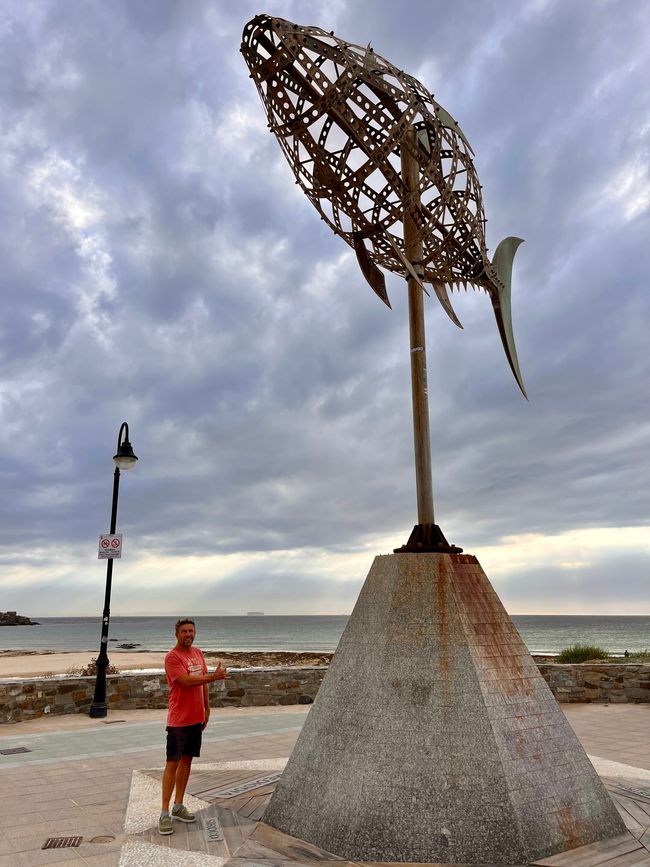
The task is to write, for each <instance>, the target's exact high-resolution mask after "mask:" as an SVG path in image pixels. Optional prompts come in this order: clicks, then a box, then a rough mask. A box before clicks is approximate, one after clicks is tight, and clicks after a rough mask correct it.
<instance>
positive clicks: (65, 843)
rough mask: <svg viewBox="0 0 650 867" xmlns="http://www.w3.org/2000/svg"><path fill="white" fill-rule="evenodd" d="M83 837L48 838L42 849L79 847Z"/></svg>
mask: <svg viewBox="0 0 650 867" xmlns="http://www.w3.org/2000/svg"><path fill="white" fill-rule="evenodd" d="M82 840H83V837H48V838H47V840H46V841H45V842H44V843H43V845H42V846H41V849H69V848H71V847H72V846H78V845H79V844H80V843H81V841H82Z"/></svg>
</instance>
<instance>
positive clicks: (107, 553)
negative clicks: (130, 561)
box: [97, 533, 122, 560]
mask: <svg viewBox="0 0 650 867" xmlns="http://www.w3.org/2000/svg"><path fill="white" fill-rule="evenodd" d="M121 556H122V534H121V533H112V534H111V533H103V534H102V535H101V536H100V537H99V552H98V554H97V559H98V560H119V559H120V557H121Z"/></svg>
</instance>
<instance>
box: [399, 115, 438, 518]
mask: <svg viewBox="0 0 650 867" xmlns="http://www.w3.org/2000/svg"><path fill="white" fill-rule="evenodd" d="M405 144H406V145H407V147H402V148H401V163H402V180H403V181H404V184H405V186H406V188H407V190H408V191H409V192H410V193H413V194H415V196H416V197H417V201H419V167H418V162H417V160H416V158H415V157H414V156H413V154H412V153H411V151H413V152H415V150H416V148H417V147H418V144H417V134H416V131H415V129H414V128H413V127H412V126H411V127H409V128H408V129H407V131H406V134H405ZM412 212H413V208H412V207H408V206H406V207H405V208H404V249H405V254H406V258H407V259H408V260H409V261H410V262H411V264H412V265H413V268H414V270H415V272H416V273H418V272H419V271H420V269H421V263H422V242H421V241H420V240H419V237H418V230H417V226H416V224H415V222H414V220H413V217H412V216H411V215H412ZM408 309H409V332H410V338H411V395H412V398H413V442H414V446H415V485H416V490H417V502H418V524H435V518H434V514H433V483H432V480H431V444H430V434H429V399H428V392H427V354H426V345H425V335H424V293H423V291H422V288H421V287H420V286H419V285H418V283H417V281H416V280H414V279H413V277H410V278H409V280H408Z"/></svg>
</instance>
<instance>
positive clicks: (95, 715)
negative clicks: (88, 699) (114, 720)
mask: <svg viewBox="0 0 650 867" xmlns="http://www.w3.org/2000/svg"><path fill="white" fill-rule="evenodd" d="M88 716H89V717H90V718H91V719H104V717H105V716H108V707H107V705H106V704H105V703H104V704H98V703H97V702H93V703H92V704H91V705H90V711H89V712H88Z"/></svg>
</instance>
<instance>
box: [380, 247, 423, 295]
mask: <svg viewBox="0 0 650 867" xmlns="http://www.w3.org/2000/svg"><path fill="white" fill-rule="evenodd" d="M386 238H387V240H388V243H389V244H390V245H391V247H392V248H393V250H394V251H395V255H396V256H397V258H398V259H399V260H400V262H401V263H402V265H403V266H404V267H405V268H406V270H407V271H408V273H409V275H410V276H411V277H412V278H413V279H414V280H415V282H416V283H417V284H418V286H419V287H420V289H421V290H422V291H423V292H424V294H425V295H429V293H428V292H427V290H426V288H425V286H424V283H423V282H422V278H421V277H420V275H419V274H418V272H417V271H416V270H415V268H414V267H413V265H412V263H411V262H409V260H408V259H407V257H406V256H405V255H404V253H402V251H401V250H400V248H399V247H398V246H397V244H396V243H395V242H394V241H393V240H392V239H391V237H390V235H387V236H386ZM407 279H408V278H407Z"/></svg>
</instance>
